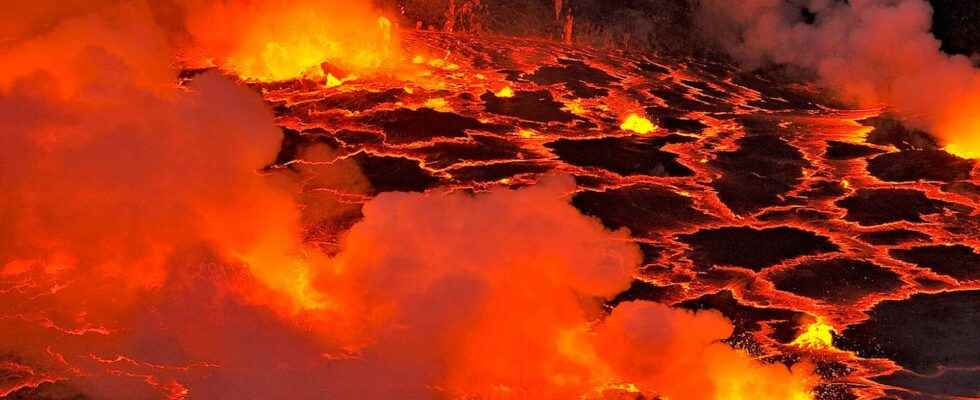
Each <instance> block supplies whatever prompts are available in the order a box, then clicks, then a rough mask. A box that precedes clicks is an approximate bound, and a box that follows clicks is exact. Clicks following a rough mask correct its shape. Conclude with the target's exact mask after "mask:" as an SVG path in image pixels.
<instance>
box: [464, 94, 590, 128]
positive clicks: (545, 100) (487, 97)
mask: <svg viewBox="0 0 980 400" xmlns="http://www.w3.org/2000/svg"><path fill="white" fill-rule="evenodd" d="M480 99H481V100H483V104H484V107H485V108H486V110H487V111H489V112H492V113H494V114H500V115H507V116H511V117H516V118H520V119H524V120H528V121H537V122H550V121H559V122H568V121H571V120H572V119H573V118H575V115H573V114H571V113H569V112H567V111H563V110H562V107H564V106H565V105H564V104H562V103H560V102H557V101H555V99H554V98H553V97H551V92H549V91H547V90H538V91H532V92H529V91H522V90H519V91H516V92H514V97H497V96H496V95H494V94H493V93H490V92H486V93H484V94H483V95H482V96H480Z"/></svg>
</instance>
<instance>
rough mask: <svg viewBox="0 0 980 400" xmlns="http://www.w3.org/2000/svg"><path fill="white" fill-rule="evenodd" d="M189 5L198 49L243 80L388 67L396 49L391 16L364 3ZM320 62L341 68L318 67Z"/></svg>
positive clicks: (281, 0)
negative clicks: (380, 12) (325, 69)
mask: <svg viewBox="0 0 980 400" xmlns="http://www.w3.org/2000/svg"><path fill="white" fill-rule="evenodd" d="M191 9H192V12H191V13H190V14H189V17H188V22H187V28H188V32H189V33H190V34H191V36H192V37H193V39H194V41H195V45H196V46H197V47H198V48H197V49H196V51H197V52H200V53H198V55H203V56H204V57H211V58H213V60H214V61H215V62H216V63H217V64H218V65H219V66H221V67H223V68H225V69H228V70H231V71H233V72H234V73H236V74H237V75H239V76H240V77H242V78H244V79H254V80H260V81H279V80H287V79H293V78H297V77H301V76H304V75H307V76H311V77H315V78H323V77H325V74H327V73H330V74H332V75H336V78H337V79H339V78H345V77H347V76H348V75H349V74H357V73H361V72H370V71H374V70H377V69H379V68H382V67H384V66H391V65H392V62H393V60H394V59H395V58H396V55H397V53H396V49H397V48H398V47H397V38H396V37H394V36H393V35H394V34H395V31H394V30H393V29H392V24H391V21H390V20H388V19H386V18H384V17H381V16H380V15H378V14H377V13H376V12H375V11H374V10H373V9H372V7H371V4H370V2H368V1H336V0H300V1H286V0H264V1H257V2H245V1H236V2H202V4H201V5H199V6H191ZM216 21H220V23H216ZM192 54H193V53H192ZM192 61H193V60H192ZM324 62H327V63H330V64H331V65H333V68H339V70H342V71H344V72H342V73H341V72H339V70H338V71H333V70H328V71H323V70H322V69H321V67H320V65H321V63H324ZM333 68H330V69H333Z"/></svg>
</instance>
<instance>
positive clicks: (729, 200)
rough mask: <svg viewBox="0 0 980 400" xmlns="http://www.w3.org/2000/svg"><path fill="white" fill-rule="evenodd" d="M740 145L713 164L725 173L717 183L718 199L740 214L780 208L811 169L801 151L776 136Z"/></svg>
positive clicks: (751, 139)
mask: <svg viewBox="0 0 980 400" xmlns="http://www.w3.org/2000/svg"><path fill="white" fill-rule="evenodd" d="M738 145H739V149H738V150H736V151H731V152H724V153H719V154H718V157H717V158H715V159H714V160H712V161H711V165H712V166H713V167H716V168H718V169H720V170H722V172H723V174H722V176H721V178H718V179H717V180H715V181H714V183H713V186H714V187H715V189H716V190H717V191H718V197H720V198H721V201H722V202H724V203H725V205H727V206H728V208H730V209H731V210H732V211H733V212H735V213H737V214H747V213H752V212H755V211H758V210H760V209H762V208H763V207H767V206H771V205H775V204H779V203H780V201H781V196H782V195H783V194H786V193H787V192H789V191H791V190H793V189H794V188H795V187H796V185H798V184H799V183H800V180H801V178H802V177H803V168H804V167H806V166H809V162H807V161H806V159H805V158H803V154H802V153H800V151H799V150H797V149H796V148H795V147H793V146H790V145H789V144H787V143H786V142H785V141H783V140H782V139H780V138H778V137H776V136H771V135H765V136H749V137H745V138H742V139H739V140H738Z"/></svg>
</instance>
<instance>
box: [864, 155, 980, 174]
mask: <svg viewBox="0 0 980 400" xmlns="http://www.w3.org/2000/svg"><path fill="white" fill-rule="evenodd" d="M973 165H974V162H973V161H971V160H964V159H962V158H959V157H957V156H954V155H952V154H949V153H947V152H945V151H940V150H912V151H902V152H897V153H887V154H882V155H880V156H877V157H874V158H872V159H870V160H868V172H870V173H871V175H874V176H875V177H877V178H878V179H881V180H883V181H889V182H906V181H918V180H928V181H942V182H953V181H957V180H962V179H969V178H970V171H972V170H973Z"/></svg>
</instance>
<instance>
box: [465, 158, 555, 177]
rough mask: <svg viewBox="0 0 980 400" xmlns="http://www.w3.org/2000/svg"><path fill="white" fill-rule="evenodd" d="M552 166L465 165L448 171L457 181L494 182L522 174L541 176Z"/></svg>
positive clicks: (516, 163)
mask: <svg viewBox="0 0 980 400" xmlns="http://www.w3.org/2000/svg"><path fill="white" fill-rule="evenodd" d="M550 170H551V165H549V164H545V163H540V162H534V161H514V162H501V163H492V164H482V165H481V164H477V165H465V166H462V167H456V168H450V169H448V170H446V172H449V174H450V175H452V177H453V179H454V180H456V181H463V182H466V181H470V182H494V181H499V180H501V179H505V178H511V177H514V176H516V175H522V174H541V173H545V172H548V171H550Z"/></svg>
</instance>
